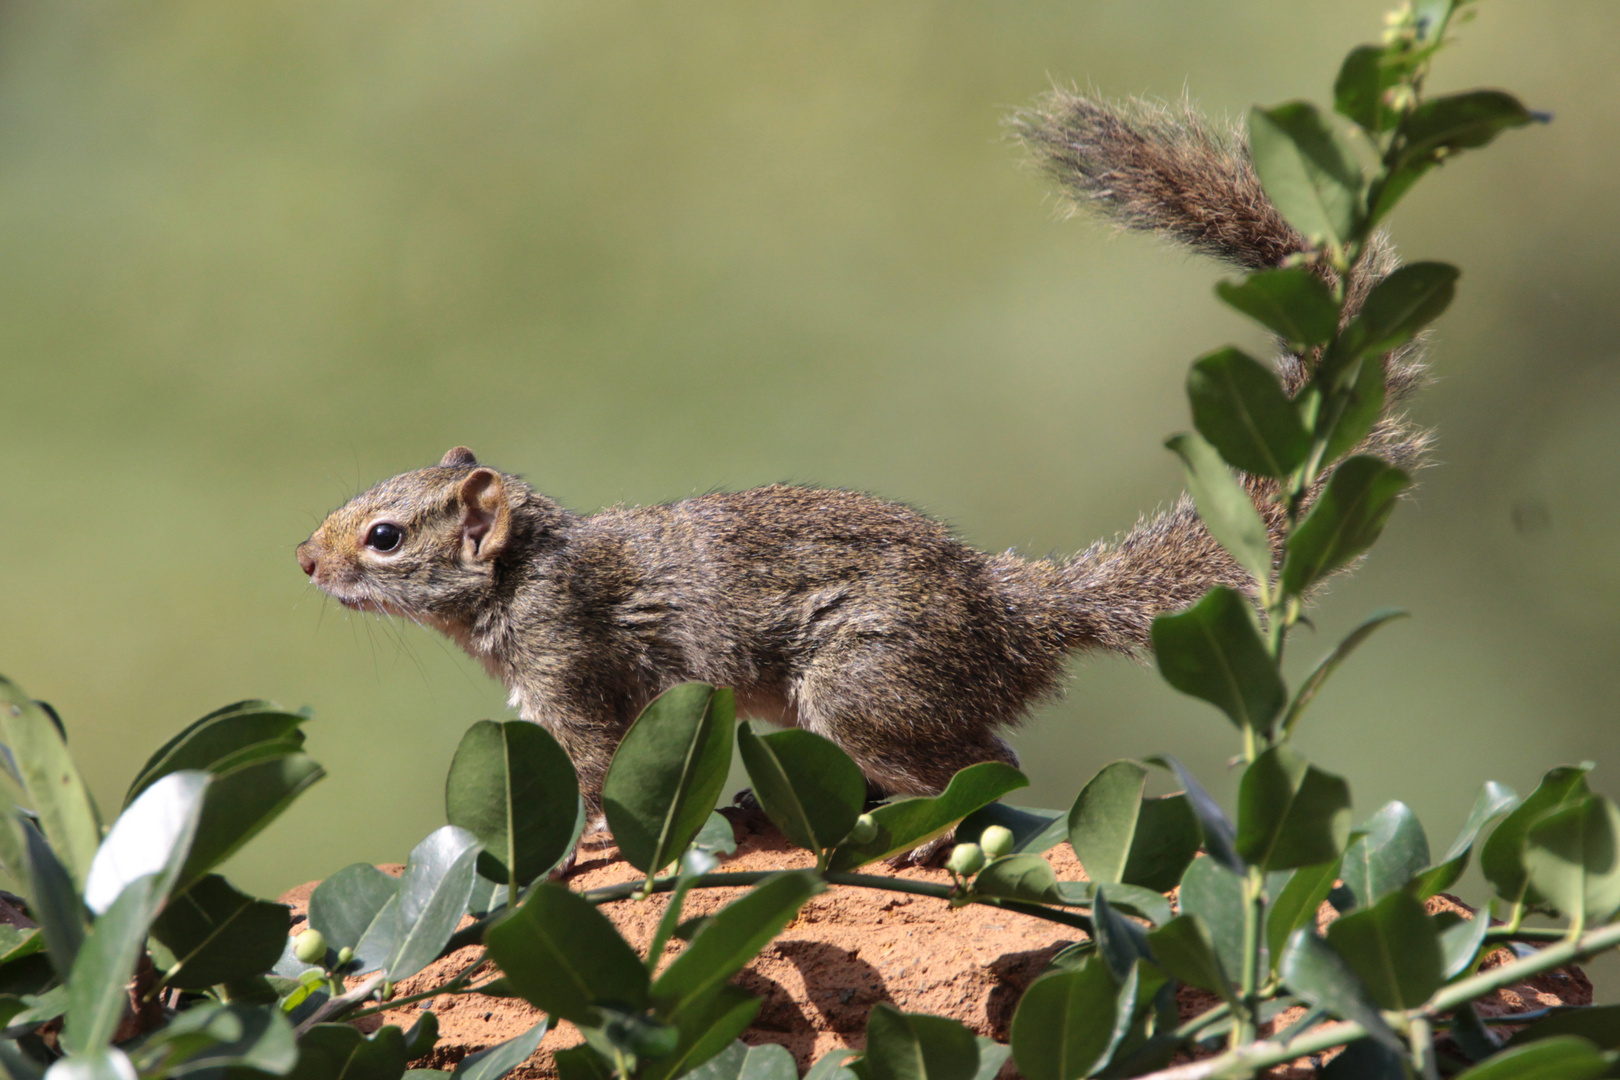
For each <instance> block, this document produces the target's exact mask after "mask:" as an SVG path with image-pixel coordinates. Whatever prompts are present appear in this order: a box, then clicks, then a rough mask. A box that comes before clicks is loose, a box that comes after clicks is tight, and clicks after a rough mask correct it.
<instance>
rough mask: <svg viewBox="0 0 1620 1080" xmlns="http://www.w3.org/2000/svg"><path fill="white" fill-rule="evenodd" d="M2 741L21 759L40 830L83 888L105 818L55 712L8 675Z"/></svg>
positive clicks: (1, 690)
mask: <svg viewBox="0 0 1620 1080" xmlns="http://www.w3.org/2000/svg"><path fill="white" fill-rule="evenodd" d="M0 742H3V743H4V744H5V745H6V747H8V748H9V749H10V751H11V753H12V756H13V759H14V760H15V761H16V764H17V770H18V774H19V775H20V777H21V779H22V786H23V794H24V795H25V796H26V797H27V799H28V803H29V806H30V807H31V808H32V809H33V811H34V813H35V814H36V815H38V818H39V828H40V831H41V832H43V833H44V834H45V839H47V840H49V841H50V844H51V848H52V850H54V851H55V852H56V857H57V859H58V860H60V862H61V864H62V865H63V866H64V867H65V868H66V869H67V872H68V876H69V877H71V878H72V879H73V883H74V885H75V887H76V888H83V887H84V879H85V875H86V874H88V873H89V872H90V860H91V859H93V858H94V857H95V854H96V848H97V847H99V846H100V844H101V819H100V816H99V815H98V814H97V813H96V807H95V803H94V802H92V801H91V799H90V793H89V791H88V790H87V789H86V788H85V786H84V778H83V777H81V776H80V775H79V770H78V768H77V767H76V766H75V765H74V764H73V758H72V757H71V756H70V755H69V754H68V750H67V743H66V742H64V741H63V739H62V733H61V732H60V731H58V730H57V727H56V725H55V724H54V723H52V722H51V718H50V715H49V714H48V713H47V712H46V711H45V710H44V709H42V708H40V706H39V705H38V704H37V703H36V702H34V701H33V700H31V699H30V698H29V697H28V695H27V694H25V693H23V691H22V688H21V687H19V686H17V684H16V683H13V682H11V681H10V680H9V679H5V678H3V677H0Z"/></svg>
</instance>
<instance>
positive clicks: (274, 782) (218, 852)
mask: <svg viewBox="0 0 1620 1080" xmlns="http://www.w3.org/2000/svg"><path fill="white" fill-rule="evenodd" d="M325 775H326V770H324V769H322V768H321V767H320V766H319V765H318V764H316V763H315V760H314V759H313V758H311V757H309V756H308V755H307V754H299V753H292V754H274V755H270V756H267V757H262V758H255V759H253V760H250V761H247V762H245V763H243V764H240V765H237V766H235V767H233V768H231V769H228V770H226V771H224V772H220V773H215V774H214V779H213V782H212V783H210V784H209V785H208V793H207V795H206V796H205V798H204V799H203V810H202V819H201V820H200V821H199V822H198V823H197V835H196V837H195V838H194V839H193V840H192V843H191V857H190V858H189V859H187V860H186V866H185V869H184V870H182V871H181V872H180V883H181V885H182V887H183V886H184V885H185V884H187V883H189V882H192V881H195V880H196V879H197V878H199V877H201V876H202V875H203V874H206V873H207V872H208V871H209V870H212V869H213V868H214V867H215V866H218V865H219V864H220V863H222V862H224V861H225V860H226V859H228V858H230V857H231V856H232V855H233V854H235V853H236V851H237V850H238V849H239V848H241V846H242V845H243V844H245V843H247V842H248V841H249V840H251V839H253V838H254V837H255V836H257V835H259V833H260V832H261V831H262V830H263V829H264V828H265V826H267V825H269V824H270V823H271V822H272V821H274V820H275V819H276V818H277V817H279V816H280V815H281V812H282V811H283V810H285V809H287V807H288V806H289V805H291V804H292V801H293V800H294V799H296V798H298V796H299V795H301V794H303V793H304V791H305V789H307V788H308V787H309V786H310V785H311V784H313V783H315V781H317V780H319V779H320V778H321V777H323V776H325Z"/></svg>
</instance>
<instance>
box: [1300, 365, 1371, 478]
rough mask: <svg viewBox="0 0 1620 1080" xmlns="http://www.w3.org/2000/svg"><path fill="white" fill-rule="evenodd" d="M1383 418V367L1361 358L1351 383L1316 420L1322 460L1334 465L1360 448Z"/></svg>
mask: <svg viewBox="0 0 1620 1080" xmlns="http://www.w3.org/2000/svg"><path fill="white" fill-rule="evenodd" d="M1383 415H1384V365H1383V363H1382V362H1380V361H1379V359H1378V358H1377V357H1373V356H1368V357H1364V358H1363V359H1362V360H1361V363H1360V366H1359V367H1357V368H1356V374H1355V378H1354V380H1352V381H1351V383H1350V385H1349V386H1348V387H1345V388H1343V389H1340V390H1338V391H1337V392H1336V394H1335V396H1334V397H1333V398H1332V399H1331V402H1330V405H1329V407H1327V408H1324V409H1323V410H1322V411H1321V414H1320V416H1319V417H1318V419H1317V426H1316V431H1317V436H1318V437H1319V438H1320V439H1321V440H1322V442H1323V449H1322V460H1323V461H1326V462H1332V461H1337V460H1339V458H1341V457H1343V456H1344V455H1345V454H1348V453H1349V452H1350V451H1352V450H1354V449H1355V448H1356V447H1358V446H1360V445H1361V440H1363V439H1365V438H1366V437H1367V435H1368V433H1369V432H1371V431H1372V429H1373V427H1374V426H1375V425H1377V423H1378V421H1379V419H1380V418H1381V417H1382V416H1383Z"/></svg>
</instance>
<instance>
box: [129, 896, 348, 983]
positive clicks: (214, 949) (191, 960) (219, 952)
mask: <svg viewBox="0 0 1620 1080" xmlns="http://www.w3.org/2000/svg"><path fill="white" fill-rule="evenodd" d="M291 925H292V914H291V911H290V909H289V908H288V907H287V906H286V905H285V904H273V903H271V902H270V901H268V900H260V899H257V898H256V897H252V896H249V895H248V894H246V893H244V892H240V891H238V890H237V889H235V888H233V887H232V886H231V884H230V883H229V882H228V881H226V880H225V879H224V878H222V877H220V876H219V875H218V874H208V875H206V876H204V877H203V878H201V879H199V880H198V881H197V882H195V883H194V884H193V885H192V886H191V888H189V889H187V890H186V891H185V892H183V893H181V894H180V895H179V896H176V897H174V898H173V899H172V900H170V901H169V902H168V903H167V904H166V905H164V908H163V912H162V913H161V914H160V915H159V916H158V917H157V920H156V921H155V922H153V924H152V936H153V937H154V938H156V939H157V940H158V941H159V942H161V943H162V945H163V947H164V948H166V949H168V950H169V952H170V953H171V954H172V955H173V956H174V964H173V965H171V966H169V968H168V971H167V972H166V974H165V976H164V978H165V981H166V982H167V983H168V984H169V985H170V986H177V987H180V988H181V989H183V990H201V989H204V988H206V987H209V986H213V985H215V984H216V983H223V982H229V981H231V980H233V979H246V978H249V977H251V976H254V975H259V974H262V973H263V972H266V971H268V970H270V968H271V966H272V965H274V964H275V962H276V959H277V958H278V957H279V956H280V955H281V951H282V948H283V947H284V945H285V943H286V940H287V931H288V929H289V928H290V927H291ZM330 943H331V942H330V939H329V940H328V944H330Z"/></svg>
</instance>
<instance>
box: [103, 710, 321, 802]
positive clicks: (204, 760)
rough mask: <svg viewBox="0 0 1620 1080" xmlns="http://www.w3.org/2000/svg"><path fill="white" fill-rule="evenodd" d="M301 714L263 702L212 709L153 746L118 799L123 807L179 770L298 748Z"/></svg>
mask: <svg viewBox="0 0 1620 1080" xmlns="http://www.w3.org/2000/svg"><path fill="white" fill-rule="evenodd" d="M307 719H309V718H308V717H307V716H305V715H304V714H303V713H293V712H286V711H284V710H283V709H282V708H281V707H280V706H278V705H275V704H274V703H272V702H268V701H239V702H237V703H236V704H234V705H227V706H226V707H225V708H223V709H216V710H215V711H214V712H211V713H209V714H208V715H207V716H205V717H203V718H202V719H201V720H198V721H197V722H196V723H194V724H191V725H190V726H189V727H187V728H186V729H185V730H184V731H182V732H180V734H178V735H176V736H175V737H174V738H172V739H170V740H169V741H168V742H166V743H164V744H163V745H162V746H161V747H159V748H158V750H157V752H156V753H154V754H153V755H152V756H151V757H150V758H149V759H147V762H146V764H145V765H143V766H141V771H140V772H139V773H137V774H136V776H135V779H134V780H133V781H132V782H131V783H130V785H129V792H128V793H127V794H126V795H125V796H124V805H125V806H128V805H129V804H130V803H132V802H134V801H135V798H136V796H138V795H139V794H140V793H141V792H143V791H145V790H146V789H147V788H149V787H151V786H152V784H154V783H156V782H157V781H158V780H159V779H161V778H163V777H165V776H167V775H168V774H169V773H172V772H179V771H180V770H182V769H200V770H202V771H204V772H210V773H218V772H224V771H229V770H230V769H232V768H235V767H236V766H238V765H242V764H245V763H246V762H248V761H251V760H257V759H258V758H261V757H276V756H279V755H281V754H292V753H297V752H298V751H299V750H301V749H303V746H304V733H303V731H302V730H300V728H299V725H300V724H302V723H303V722H304V721H305V720H307Z"/></svg>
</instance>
